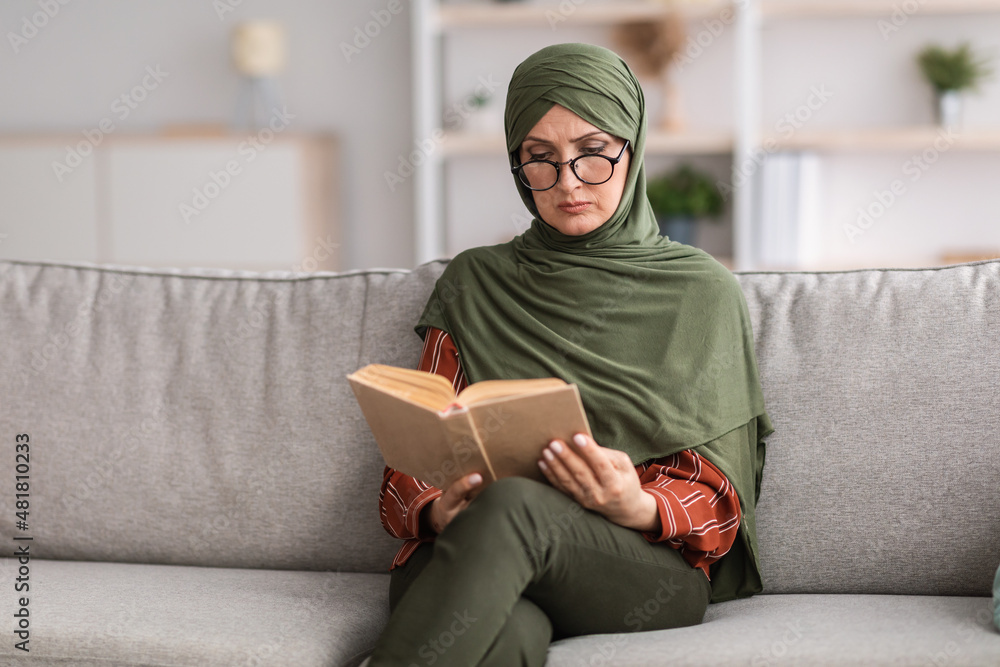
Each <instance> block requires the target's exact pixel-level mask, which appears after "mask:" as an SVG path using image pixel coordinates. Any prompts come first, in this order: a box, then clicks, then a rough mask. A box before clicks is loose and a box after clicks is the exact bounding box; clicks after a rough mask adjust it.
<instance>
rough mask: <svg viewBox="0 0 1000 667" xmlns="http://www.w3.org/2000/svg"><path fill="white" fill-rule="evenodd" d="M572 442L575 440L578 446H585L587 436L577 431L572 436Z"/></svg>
mask: <svg viewBox="0 0 1000 667" xmlns="http://www.w3.org/2000/svg"><path fill="white" fill-rule="evenodd" d="M573 442H575V443H576V444H577V446H578V447H586V446H587V436H585V435H584V434H583V433H577V434H576V435H574V436H573Z"/></svg>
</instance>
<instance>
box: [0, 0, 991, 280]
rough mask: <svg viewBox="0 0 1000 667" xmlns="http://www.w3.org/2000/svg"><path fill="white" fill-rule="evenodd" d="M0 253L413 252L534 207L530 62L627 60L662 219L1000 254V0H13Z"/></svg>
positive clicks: (262, 264)
mask: <svg viewBox="0 0 1000 667" xmlns="http://www.w3.org/2000/svg"><path fill="white" fill-rule="evenodd" d="M0 26H2V28H3V30H2V32H3V35H4V41H5V42H6V44H5V45H4V46H3V47H0V90H2V93H0V100H2V101H0V257H2V258H8V259H51V260H82V261H91V262H102V263H113V264H128V265H140V266H149V267H189V266H200V267H222V268H234V269H249V270H295V271H317V270H352V269H367V268H376V267H383V268H412V267H414V266H416V265H417V264H419V263H422V262H425V261H428V260H431V259H434V258H437V257H446V256H454V255H455V254H457V253H458V252H460V251H462V250H464V249H466V248H469V247H473V246H477V245H486V244H493V243H501V242H505V241H508V240H510V239H511V238H513V237H514V236H515V235H517V234H520V233H521V232H523V231H524V230H525V229H526V228H527V227H528V225H529V224H530V217H529V215H528V213H527V211H526V209H525V208H524V206H523V205H522V203H521V201H520V199H519V198H518V196H517V193H516V190H515V188H514V182H513V177H512V176H511V174H510V173H509V169H508V164H507V159H506V157H505V155H504V141H503V104H504V97H505V95H506V88H507V84H508V82H509V80H510V75H511V72H512V71H513V69H514V67H515V66H516V65H517V64H518V63H519V62H520V61H521V60H523V59H524V58H525V57H527V56H528V55H529V54H530V53H532V52H533V51H535V50H537V49H538V48H541V47H543V46H545V45H547V44H553V43H559V42H573V41H584V42H591V43H596V44H600V45H603V46H607V47H609V48H612V49H614V50H615V51H617V52H619V53H620V54H622V56H623V57H624V58H625V59H626V60H627V61H628V62H629V63H630V65H631V66H632V67H633V69H634V70H635V71H636V73H637V75H638V76H639V78H640V80H641V82H642V85H643V89H644V93H645V97H646V105H647V106H646V108H647V115H648V124H649V137H648V141H647V153H646V170H647V176H648V178H649V180H650V199H651V201H652V202H653V204H654V208H655V210H656V211H657V214H658V218H659V219H660V220H661V230H662V232H663V233H664V234H665V235H667V236H670V237H671V238H674V239H675V240H681V241H682V242H685V243H690V244H692V245H697V246H699V247H702V248H704V249H705V250H706V251H708V252H710V253H712V254H713V255H714V256H716V257H717V258H718V259H719V260H720V261H722V262H723V263H724V264H726V265H727V266H729V267H730V268H733V269H734V270H754V269H764V270H766V269H803V270H813V269H852V268H862V267H894V266H935V265H941V264H947V263H954V262H961V261H969V260H974V259H981V258H985V257H996V256H1000V77H998V75H997V70H998V69H1000V0H893V1H888V2H884V1H883V0H865V1H860V0H858V1H854V0H780V1H779V0H772V1H765V0H736V1H733V2H724V1H719V0H704V1H695V0H687V1H681V0H678V1H674V2H666V1H661V2H653V1H649V0H630V1H625V0H622V1H619V2H608V1H607V0H522V1H520V2H513V1H511V2H499V1H496V2H494V1H488V0H468V1H465V2H447V1H445V0H442V1H441V2H437V1H432V0H412V1H410V0H353V1H351V2H347V1H330V0H322V1H321V0H285V1H284V2H279V1H278V0H203V1H199V2H191V1H187V2H152V1H147V2H127V1H125V0H90V1H88V2H81V1H71V0H5V2H3V3H2V4H0Z"/></svg>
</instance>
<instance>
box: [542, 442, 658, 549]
mask: <svg viewBox="0 0 1000 667" xmlns="http://www.w3.org/2000/svg"><path fill="white" fill-rule="evenodd" d="M543 456H544V458H542V459H541V460H540V461H539V468H541V470H542V473H543V474H544V475H545V476H546V477H547V478H548V480H549V482H551V483H552V486H554V487H556V488H557V489H559V490H560V491H562V492H563V493H565V494H566V495H568V496H570V497H571V498H573V499H574V500H576V502H578V503H580V504H581V505H583V506H584V507H585V508H587V509H590V510H594V511H595V512H599V513H600V514H603V515H604V516H606V517H607V518H608V519H610V520H611V521H614V522H615V523H617V524H619V525H621V526H625V527H626V528H634V529H636V530H643V531H657V530H659V529H660V515H659V511H658V510H657V508H656V500H655V499H654V498H653V496H651V495H650V494H648V493H646V492H645V491H643V490H642V485H641V484H640V483H639V476H638V475H637V474H636V472H635V466H634V465H632V461H631V459H629V456H628V454H626V453H625V452H622V451H619V450H617V449H610V448H607V447H601V446H600V445H598V444H597V443H596V442H595V441H594V439H593V438H591V437H590V436H588V435H586V434H584V433H577V434H576V435H575V436H574V443H573V444H572V445H569V444H567V443H565V442H563V441H562V440H553V441H552V442H550V443H549V445H548V447H546V448H545V450H544V451H543Z"/></svg>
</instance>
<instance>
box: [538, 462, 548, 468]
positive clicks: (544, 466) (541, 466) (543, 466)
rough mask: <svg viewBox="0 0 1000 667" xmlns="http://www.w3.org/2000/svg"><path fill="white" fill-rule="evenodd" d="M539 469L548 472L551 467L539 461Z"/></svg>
mask: <svg viewBox="0 0 1000 667" xmlns="http://www.w3.org/2000/svg"><path fill="white" fill-rule="evenodd" d="M538 467H539V468H541V469H542V470H548V469H549V467H548V466H547V465H545V461H539V462H538Z"/></svg>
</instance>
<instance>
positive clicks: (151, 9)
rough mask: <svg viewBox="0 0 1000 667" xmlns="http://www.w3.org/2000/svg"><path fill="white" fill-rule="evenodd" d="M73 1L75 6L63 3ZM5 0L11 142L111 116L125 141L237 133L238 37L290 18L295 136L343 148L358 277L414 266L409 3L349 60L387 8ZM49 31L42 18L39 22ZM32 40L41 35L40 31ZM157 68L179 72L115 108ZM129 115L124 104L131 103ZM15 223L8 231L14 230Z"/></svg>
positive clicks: (4, 71)
mask: <svg viewBox="0 0 1000 667" xmlns="http://www.w3.org/2000/svg"><path fill="white" fill-rule="evenodd" d="M63 1H64V2H65V0H63ZM215 4H216V5H223V6H232V7H231V8H232V11H228V12H224V13H222V16H221V18H220V16H219V12H217V10H216V9H215V8H214V7H213V2H212V0H203V1H202V0H198V1H192V0H182V1H177V2H167V1H160V2H149V1H139V2H136V1H132V2H129V1H125V0H71V1H69V2H68V3H67V4H65V5H64V6H63V5H60V4H59V3H58V2H57V0H40V2H39V1H31V0H4V2H2V3H0V34H2V35H3V44H0V132H4V133H14V132H26V131H27V132H46V131H72V132H81V131H83V130H85V129H91V130H92V129H94V128H96V127H97V126H98V123H99V122H100V121H101V120H102V119H104V118H108V117H110V118H112V119H113V120H114V121H115V124H116V127H115V132H122V133H125V132H142V131H158V130H160V129H162V128H163V126H164V125H168V124H177V123H227V122H229V121H230V120H231V119H232V117H233V111H234V107H235V104H236V96H237V92H238V79H237V76H236V74H235V71H234V70H233V69H232V67H231V65H230V64H229V51H228V48H229V46H228V45H229V41H228V40H229V31H230V30H231V29H232V27H233V26H234V25H235V24H236V23H237V22H238V21H242V20H247V19H257V18H269V19H276V20H279V21H281V22H283V23H284V24H285V26H286V29H287V31H288V36H289V63H288V67H287V69H286V71H285V73H284V74H283V75H282V76H281V77H280V79H279V85H280V87H281V91H282V93H283V97H284V100H285V102H286V104H287V107H288V110H289V112H290V113H292V114H294V115H295V118H294V121H293V125H292V127H291V129H292V130H293V131H296V132H298V131H302V132H308V131H329V132H333V133H335V134H337V135H338V137H339V139H340V142H341V144H340V145H341V151H342V155H341V175H342V183H341V184H340V190H341V194H342V197H341V200H342V202H343V204H342V210H341V212H340V214H341V220H342V221H344V223H345V226H346V229H345V230H344V237H345V238H344V245H345V247H344V249H343V250H344V252H343V266H344V268H346V269H351V268H366V267H372V266H382V267H411V266H412V262H413V252H412V245H413V241H412V216H411V213H410V211H411V208H412V185H411V184H410V183H408V182H407V183H404V184H402V185H400V186H398V187H397V188H396V190H395V191H394V192H390V191H389V189H388V187H387V186H386V184H385V179H384V177H383V173H384V172H385V171H387V170H393V169H395V166H396V163H397V160H398V156H399V155H400V154H405V153H408V152H409V150H410V144H411V141H412V140H411V136H412V132H411V130H410V120H409V119H410V114H409V107H410V67H409V62H410V56H409V54H410V32H409V31H410V25H409V23H410V17H409V11H410V8H409V4H408V3H406V2H404V3H403V10H402V11H401V12H400V13H399V14H397V15H392V14H388V13H387V15H388V16H390V17H391V20H389V21H388V24H387V25H386V26H385V27H384V28H381V27H380V31H379V33H378V35H377V36H376V37H375V38H373V39H372V40H371V43H370V44H369V45H368V46H367V47H366V48H364V49H363V50H361V52H360V53H359V54H355V55H353V56H352V57H351V60H350V62H348V61H347V58H345V56H344V54H343V53H342V51H341V48H340V44H341V42H350V41H352V40H353V39H354V37H355V32H354V31H355V28H356V27H359V26H360V27H362V28H363V27H364V25H365V24H366V23H367V22H369V21H371V20H373V19H372V15H371V12H372V11H379V10H384V9H385V8H386V6H387V0H351V1H345V0H339V1H334V2H330V1H329V0H295V1H286V2H279V1H278V0H242V1H240V0H219V2H218V3H215ZM40 5H51V6H53V7H58V12H57V13H55V15H54V16H53V17H52V18H50V19H48V20H47V24H46V25H44V26H43V27H42V28H41V29H39V30H38V31H37V34H36V35H35V36H33V37H31V38H30V39H28V40H27V43H26V44H25V43H18V44H17V48H18V52H17V53H15V48H14V46H12V44H11V40H10V38H9V36H8V33H10V32H14V33H15V34H20V33H22V31H23V21H24V18H25V17H28V18H29V20H30V18H31V17H32V15H34V14H36V13H38V12H40V11H42V8H41V6H40ZM39 22H41V21H40V20H39ZM29 34H30V33H29ZM147 66H154V67H155V66H159V67H161V68H162V71H163V72H166V73H167V76H166V77H165V78H164V80H163V82H162V84H160V85H159V86H158V87H157V88H156V89H155V90H152V91H151V92H150V94H149V96H148V97H147V98H146V99H145V100H144V101H143V102H142V103H140V104H138V105H137V107H136V108H135V109H134V110H132V109H129V115H128V116H127V118H125V119H124V120H120V121H119V120H118V119H119V116H120V114H119V113H118V112H117V110H116V111H115V112H113V111H112V104H114V103H115V100H116V99H117V98H119V96H121V95H122V94H123V93H127V92H128V91H129V90H130V89H131V88H132V87H133V86H136V85H137V84H140V83H141V81H142V77H143V75H144V70H145V68H146V67H147ZM118 108H121V107H118ZM5 222H7V221H5Z"/></svg>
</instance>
